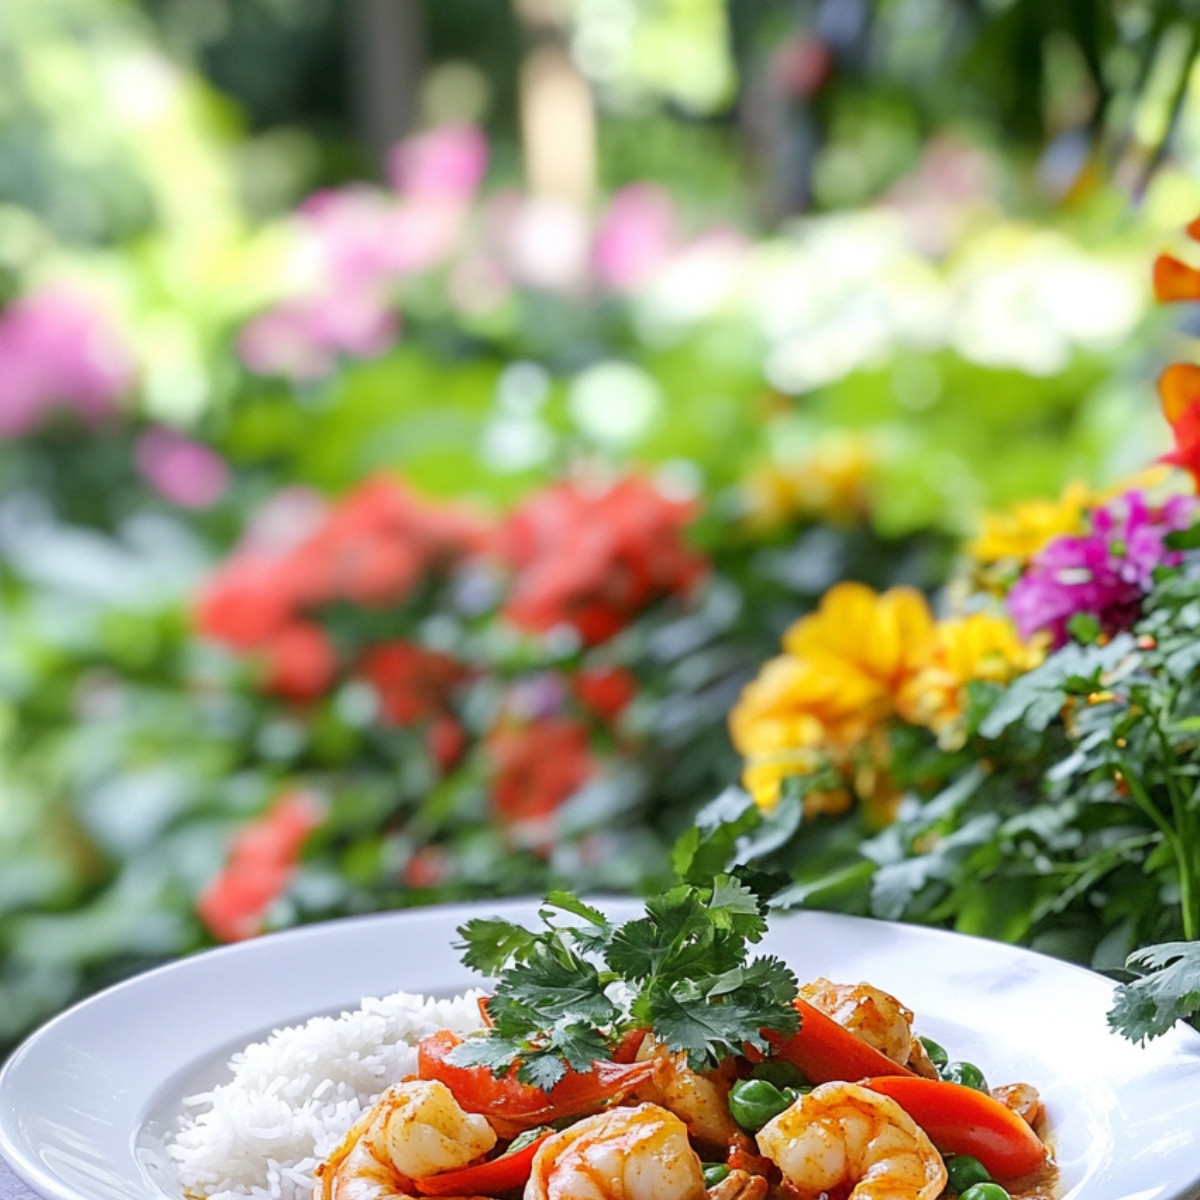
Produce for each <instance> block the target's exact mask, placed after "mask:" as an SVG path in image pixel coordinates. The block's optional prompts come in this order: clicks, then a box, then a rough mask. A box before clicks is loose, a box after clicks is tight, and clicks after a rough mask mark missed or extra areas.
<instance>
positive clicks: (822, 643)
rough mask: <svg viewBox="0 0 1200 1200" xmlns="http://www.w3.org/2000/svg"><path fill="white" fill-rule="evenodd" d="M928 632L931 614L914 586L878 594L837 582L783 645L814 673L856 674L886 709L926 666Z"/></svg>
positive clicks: (929, 647) (858, 585)
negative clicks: (876, 694)
mask: <svg viewBox="0 0 1200 1200" xmlns="http://www.w3.org/2000/svg"><path fill="white" fill-rule="evenodd" d="M933 634H934V623H933V614H932V613H931V612H930V611H929V604H928V603H927V601H926V600H925V597H924V596H923V595H922V594H921V593H920V592H918V591H917V590H916V589H915V588H907V587H896V588H891V589H890V590H889V591H886V592H884V593H883V594H882V595H880V594H878V593H877V592H875V591H873V590H872V589H871V588H869V587H867V586H866V585H865V584H862V583H839V584H837V585H835V586H834V587H832V588H830V589H829V591H828V592H826V593H825V595H824V597H823V598H822V600H821V604H820V606H819V607H818V609H817V611H816V612H815V613H813V614H812V615H811V616H808V617H803V618H802V619H801V620H799V621H797V622H796V623H795V624H794V625H793V626H792V627H791V628H790V629H789V630H788V631H787V633H785V634H784V635H783V645H784V649H785V650H787V651H788V653H789V654H793V655H795V656H796V657H798V658H802V659H806V660H807V661H809V662H810V663H812V664H813V665H814V667H816V668H817V669H818V670H819V671H826V672H830V673H832V674H834V675H836V676H838V677H840V678H845V677H847V676H849V675H851V674H858V675H861V676H862V677H863V678H864V679H865V680H869V681H870V682H871V683H873V684H874V686H875V690H876V692H877V693H878V699H879V701H880V703H881V704H882V707H883V708H884V709H888V708H890V707H892V705H894V703H895V700H896V697H897V696H898V695H899V694H900V692H901V691H902V690H903V689H904V688H905V687H906V686H907V685H908V683H909V682H910V680H911V679H912V678H913V676H915V675H916V673H917V672H918V671H920V670H921V669H922V668H923V667H924V666H925V665H926V664H927V663H928V662H929V656H930V654H931V652H932V650H933Z"/></svg>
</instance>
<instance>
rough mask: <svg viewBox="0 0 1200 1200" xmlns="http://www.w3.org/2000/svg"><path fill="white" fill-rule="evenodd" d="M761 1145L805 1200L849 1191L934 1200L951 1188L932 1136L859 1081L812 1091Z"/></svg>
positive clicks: (853, 1198)
mask: <svg viewBox="0 0 1200 1200" xmlns="http://www.w3.org/2000/svg"><path fill="white" fill-rule="evenodd" d="M758 1148H759V1150H761V1151H762V1153H763V1154H765V1155H766V1156H767V1157H768V1158H769V1159H770V1160H771V1161H772V1162H773V1163H775V1165H776V1166H777V1167H778V1168H779V1169H780V1171H782V1172H783V1177H784V1179H785V1180H786V1181H787V1182H788V1183H789V1184H790V1185H791V1187H792V1188H793V1190H794V1191H795V1193H796V1195H797V1196H798V1197H800V1198H801V1200H815V1198H816V1197H818V1196H820V1195H821V1194H822V1193H824V1192H828V1191H830V1190H831V1189H834V1188H838V1189H841V1188H846V1187H850V1188H851V1191H850V1192H849V1195H848V1197H847V1200H935V1197H937V1196H938V1195H939V1194H940V1193H941V1191H942V1188H943V1187H945V1186H946V1167H945V1165H944V1164H943V1162H942V1158H941V1155H940V1154H938V1152H937V1151H936V1150H935V1149H934V1147H933V1143H932V1142H931V1141H930V1140H929V1138H928V1137H927V1136H926V1134H925V1131H924V1130H923V1129H921V1128H920V1127H919V1126H918V1125H917V1124H916V1122H914V1121H913V1119H912V1118H911V1117H910V1116H909V1115H908V1113H906V1112H905V1111H904V1109H902V1108H901V1107H900V1105H898V1104H897V1103H896V1102H895V1101H894V1100H891V1099H889V1098H888V1097H887V1096H881V1095H879V1094H878V1093H877V1092H872V1091H869V1090H868V1089H867V1088H864V1087H860V1086H859V1085H858V1084H856V1083H824V1084H821V1086H820V1087H816V1088H813V1090H812V1091H811V1092H809V1094H808V1095H807V1096H801V1097H800V1099H799V1100H797V1101H796V1102H795V1103H794V1104H792V1105H791V1106H790V1107H789V1108H786V1109H784V1111H783V1112H781V1113H780V1114H779V1115H778V1116H777V1117H773V1118H772V1119H771V1120H770V1121H768V1122H767V1123H766V1124H765V1125H764V1126H763V1127H762V1129H760V1130H759V1131H758Z"/></svg>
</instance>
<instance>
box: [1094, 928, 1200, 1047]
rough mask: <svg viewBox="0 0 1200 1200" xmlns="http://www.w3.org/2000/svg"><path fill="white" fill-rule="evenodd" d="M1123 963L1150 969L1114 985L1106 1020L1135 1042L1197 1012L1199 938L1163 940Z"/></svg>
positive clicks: (1199, 1000) (1199, 1003)
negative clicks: (1112, 1001)
mask: <svg viewBox="0 0 1200 1200" xmlns="http://www.w3.org/2000/svg"><path fill="white" fill-rule="evenodd" d="M1126 966H1128V967H1130V968H1135V967H1139V966H1140V967H1148V968H1149V970H1150V973H1149V974H1147V975H1144V976H1142V978H1141V979H1135V980H1134V981H1133V982H1132V983H1125V984H1122V985H1121V986H1120V987H1119V988H1117V994H1116V1000H1115V1002H1114V1004H1113V1006H1112V1008H1111V1009H1110V1010H1109V1014H1108V1023H1109V1025H1111V1026H1112V1027H1113V1029H1115V1030H1117V1031H1118V1032H1119V1033H1123V1034H1124V1035H1125V1036H1126V1037H1127V1038H1129V1039H1130V1040H1132V1041H1136V1042H1145V1041H1148V1040H1149V1039H1151V1038H1156V1037H1159V1036H1161V1035H1162V1034H1164V1033H1166V1032H1167V1030H1168V1029H1170V1028H1171V1026H1172V1025H1174V1024H1175V1022H1176V1021H1178V1020H1179V1019H1180V1018H1182V1017H1188V1016H1195V1015H1196V1014H1198V1013H1200V942H1163V943H1162V944H1160V945H1157V946H1146V947H1144V948H1143V949H1141V950H1137V951H1135V952H1134V953H1133V954H1131V955H1130V956H1129V959H1128V961H1127V963H1126Z"/></svg>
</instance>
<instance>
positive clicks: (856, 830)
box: [677, 224, 1200, 1040]
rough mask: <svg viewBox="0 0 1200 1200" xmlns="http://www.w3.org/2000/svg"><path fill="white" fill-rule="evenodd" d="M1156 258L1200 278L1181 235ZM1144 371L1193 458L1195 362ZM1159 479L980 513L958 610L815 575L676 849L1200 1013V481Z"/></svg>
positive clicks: (1196, 285) (1135, 1001)
mask: <svg viewBox="0 0 1200 1200" xmlns="http://www.w3.org/2000/svg"><path fill="white" fill-rule="evenodd" d="M1189 234H1190V235H1191V236H1193V237H1196V236H1198V235H1200V224H1193V226H1191V227H1189ZM1155 283H1156V290H1157V293H1158V295H1159V298H1160V299H1165V300H1174V299H1181V298H1183V299H1194V298H1200V272H1197V271H1195V270H1194V269H1193V268H1191V267H1188V266H1186V265H1185V264H1183V263H1182V262H1180V261H1179V260H1175V259H1165V260H1163V259H1160V261H1159V264H1158V266H1157V267H1156V271H1155ZM1159 390H1160V394H1161V399H1162V407H1163V412H1164V415H1165V416H1166V418H1167V420H1168V422H1169V423H1170V424H1171V426H1172V429H1173V432H1174V437H1175V448H1174V450H1172V451H1170V452H1168V453H1167V454H1166V455H1165V456H1163V462H1165V463H1166V464H1169V465H1172V466H1175V467H1178V468H1182V469H1183V471H1184V472H1186V473H1187V474H1188V475H1190V476H1191V478H1192V481H1193V482H1200V472H1198V471H1197V467H1200V460H1197V458H1196V457H1195V446H1194V444H1193V440H1192V432H1191V431H1192V428H1193V423H1194V422H1195V421H1197V420H1198V418H1197V416H1196V414H1198V413H1200V371H1198V370H1197V369H1196V368H1194V367H1190V366H1187V365H1176V366H1172V367H1170V368H1168V369H1167V371H1165V372H1164V374H1163V376H1162V378H1161V380H1160V385H1159ZM1178 482H1179V476H1178V474H1176V475H1174V476H1169V475H1166V476H1164V475H1163V474H1162V473H1161V472H1159V473H1158V477H1157V479H1155V480H1154V481H1153V482H1152V483H1146V482H1145V481H1143V486H1134V487H1127V488H1125V489H1124V490H1122V491H1120V492H1118V493H1117V494H1116V495H1113V496H1089V495H1087V493H1086V492H1085V491H1084V490H1083V489H1081V488H1079V487H1077V486H1076V487H1072V488H1070V489H1068V491H1067V493H1066V494H1064V496H1063V497H1062V499H1061V500H1060V501H1059V502H1057V503H1041V504H1037V505H1024V506H1020V507H1019V508H1018V509H1016V510H1014V512H1012V513H1010V514H1007V515H1006V516H1003V517H994V518H992V519H991V520H989V521H988V522H987V524H986V527H985V529H984V530H983V532H982V533H981V534H980V536H979V537H978V538H976V540H975V541H974V542H973V543H972V550H973V552H974V554H975V555H976V562H975V563H974V565H973V567H972V569H971V571H970V572H969V573H968V575H967V576H966V578H964V580H962V581H960V582H959V583H958V584H957V585H955V586H952V587H951V588H950V589H948V593H947V594H948V596H950V597H956V598H957V603H958V605H959V606H960V609H961V615H955V616H951V617H948V618H944V619H942V620H940V621H935V620H934V619H933V617H932V616H931V614H930V612H929V610H928V608H927V607H926V604H925V601H924V600H923V599H922V598H921V597H920V596H919V595H917V594H915V593H910V592H905V591H902V590H899V589H896V590H893V591H891V592H888V593H885V594H883V595H882V596H879V595H876V594H875V593H873V592H872V591H870V590H869V589H866V588H863V587H861V586H859V585H855V584H846V583H842V584H839V585H837V586H836V587H834V588H833V589H832V590H831V591H830V592H829V593H828V594H827V595H826V597H825V599H824V600H823V601H822V604H821V607H820V608H819V610H818V612H817V613H816V614H814V615H813V616H811V617H808V618H804V619H803V620H801V621H800V622H798V623H797V624H796V625H795V626H793V627H792V629H791V630H789V631H788V633H787V635H786V636H785V638H784V650H785V654H784V655H783V656H782V657H781V658H777V659H775V660H773V661H772V662H770V663H768V664H767V665H766V666H765V667H764V668H763V670H762V671H761V673H760V675H759V677H758V678H757V679H756V680H755V681H753V682H752V683H751V684H750V685H749V686H748V687H747V688H746V690H745V692H744V693H743V695H742V697H741V699H740V701H739V703H738V704H737V705H736V706H735V707H734V709H733V711H732V714H731V718H730V723H731V730H732V734H733V737H734V741H735V743H736V744H737V745H738V748H739V749H740V750H741V752H742V754H743V755H744V756H745V760H746V763H745V774H744V783H745V786H746V788H747V789H748V793H749V795H747V796H745V797H744V798H740V799H739V797H737V796H736V795H728V796H724V797H722V798H721V799H720V800H719V801H717V802H716V803H714V804H713V805H712V806H711V807H710V809H709V810H707V811H706V812H705V813H702V814H701V816H700V818H699V820H698V824H697V826H696V828H695V829H694V830H693V831H692V832H691V833H690V834H689V835H688V836H687V837H686V838H685V839H684V840H683V841H682V842H681V843H680V846H679V847H678V848H677V857H678V860H679V861H680V862H681V863H682V864H683V865H684V867H685V868H686V869H688V870H693V871H700V870H702V869H704V868H707V867H711V866H712V865H713V864H714V863H717V864H719V863H720V862H721V861H723V858H727V856H728V855H729V854H730V853H732V851H733V850H734V848H735V847H736V850H737V854H738V856H739V860H740V861H746V860H747V859H750V860H757V861H758V862H759V863H760V865H763V866H766V867H774V868H779V867H784V868H786V869H787V870H788V871H789V872H790V873H791V875H792V877H793V883H792V884H791V885H790V886H789V887H786V888H784V890H783V891H782V892H781V893H780V894H779V896H778V897H777V902H778V903H781V904H789V903H792V904H812V903H816V904H822V905H833V906H839V907H846V908H849V909H851V910H854V911H860V912H869V913H872V914H874V915H876V916H881V917H887V918H893V919H894V918H904V919H908V920H916V921H928V922H935V923H944V924H951V925H953V926H954V927H955V928H958V929H961V930H964V931H966V932H971V933H976V934H983V935H987V936H992V937H1000V938H1005V939H1008V940H1020V941H1025V942H1029V943H1032V944H1033V945H1035V946H1038V947H1040V948H1043V949H1049V950H1053V951H1054V952H1056V953H1059V954H1064V955H1067V956H1069V957H1073V958H1076V959H1079V960H1082V961H1084V962H1089V963H1091V964H1092V965H1094V966H1097V967H1101V968H1110V969H1114V970H1118V969H1122V970H1123V969H1125V968H1140V969H1142V970H1148V972H1149V973H1148V974H1145V975H1144V976H1143V977H1141V978H1134V979H1132V981H1129V982H1126V983H1125V984H1124V985H1123V986H1122V988H1121V989H1120V990H1119V992H1118V996H1117V1001H1116V1003H1115V1005H1114V1007H1113V1010H1112V1012H1111V1013H1110V1021H1111V1023H1112V1024H1113V1026H1114V1027H1115V1028H1117V1029H1119V1030H1120V1031H1121V1032H1123V1033H1124V1034H1126V1035H1127V1036H1129V1037H1130V1038H1133V1039H1138V1040H1140V1039H1145V1038H1148V1037H1153V1036H1156V1035H1158V1034H1160V1033H1162V1032H1163V1031H1165V1030H1166V1029H1167V1028H1168V1027H1169V1026H1170V1025H1171V1024H1172V1023H1173V1022H1174V1021H1176V1020H1178V1019H1179V1018H1181V1017H1187V1016H1191V1017H1193V1018H1195V1017H1197V1016H1198V1015H1200V859H1198V858H1197V855H1196V849H1197V846H1200V789H1197V788H1196V786H1195V779H1196V775H1197V772H1198V771H1200V740H1198V739H1197V737H1196V728H1197V716H1196V714H1197V713H1198V712H1200V649H1198V645H1200V642H1198V641H1197V634H1198V633H1200V504H1198V502H1197V498H1196V496H1195V495H1193V494H1183V493H1181V492H1180V490H1179V488H1178ZM972 582H973V583H974V585H975V587H974V589H972V588H971V586H970V584H971V583H972ZM831 789H832V791H833V795H834V797H835V800H834V801H833V802H831V800H830V798H829V797H830V794H831ZM881 797H882V802H881ZM855 799H856V800H857V801H858V802H859V804H858V807H857V808H856V809H855V810H854V811H853V812H852V813H851V814H850V815H849V816H845V815H842V814H844V813H846V810H847V809H848V808H849V807H850V804H851V802H852V800H855ZM838 828H840V830H841V831H842V832H843V833H844V834H848V835H849V836H840V837H839V836H838V835H837V834H836V833H835V832H833V830H834V829H838ZM831 846H832V847H836V850H835V851H834V852H833V853H832V854H831ZM1124 978H1126V979H1127V980H1130V979H1131V977H1130V975H1129V974H1128V973H1127V972H1126V974H1125V975H1124Z"/></svg>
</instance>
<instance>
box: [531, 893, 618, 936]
mask: <svg viewBox="0 0 1200 1200" xmlns="http://www.w3.org/2000/svg"><path fill="white" fill-rule="evenodd" d="M554 908H559V909H562V910H563V912H569V913H574V914H575V916H577V917H582V918H583V919H584V920H585V921H587V922H589V923H590V924H592V925H596V926H598V927H599V928H600V929H601V930H602V931H604V932H607V931H608V930H609V929H610V928H611V926H610V925H609V922H608V918H607V917H606V916H605V915H604V914H603V913H602V912H601V911H600V910H599V909H598V908H593V907H592V906H591V905H590V904H584V902H583V901H582V900H580V899H579V898H578V897H577V896H573V895H571V893H570V892H550V893H549V894H548V895H547V896H546V899H545V900H544V901H543V902H542V908H541V912H540V915H541V918H542V920H543V921H548V920H549V912H550V910H551V909H554Z"/></svg>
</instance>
